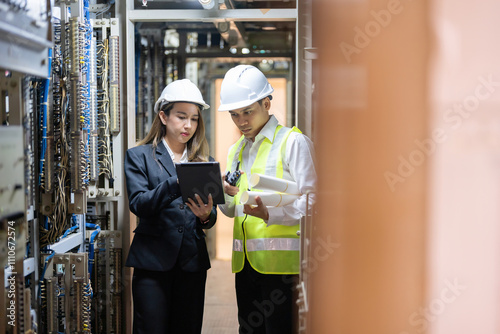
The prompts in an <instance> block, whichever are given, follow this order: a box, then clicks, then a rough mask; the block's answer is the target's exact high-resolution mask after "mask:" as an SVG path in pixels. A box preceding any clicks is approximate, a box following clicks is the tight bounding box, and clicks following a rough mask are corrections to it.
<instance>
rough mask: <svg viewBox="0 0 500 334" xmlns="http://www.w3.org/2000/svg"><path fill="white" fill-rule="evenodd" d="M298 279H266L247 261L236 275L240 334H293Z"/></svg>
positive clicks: (288, 276) (284, 276) (296, 276)
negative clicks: (295, 291)
mask: <svg viewBox="0 0 500 334" xmlns="http://www.w3.org/2000/svg"><path fill="white" fill-rule="evenodd" d="M297 282H298V275H264V274H261V273H259V272H257V271H255V270H254V269H253V268H252V267H251V266H250V264H249V263H248V261H245V266H244V267H243V270H242V271H240V272H239V273H236V279H235V284H236V300H237V304H238V322H239V325H240V326H239V334H292V333H294V321H295V319H296V307H295V293H294V288H295V286H296V284H297Z"/></svg>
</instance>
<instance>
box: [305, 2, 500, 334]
mask: <svg viewBox="0 0 500 334" xmlns="http://www.w3.org/2000/svg"><path fill="white" fill-rule="evenodd" d="M313 7H314V10H313V18H314V20H313V25H314V27H313V44H314V45H315V46H316V47H318V55H319V58H318V60H317V61H315V63H314V65H313V66H314V81H315V83H316V87H317V90H318V92H317V94H318V96H317V98H316V99H315V101H317V102H316V105H315V106H314V108H313V109H314V110H313V114H314V118H315V122H314V125H315V132H314V133H315V138H314V139H315V144H316V148H317V155H318V172H319V176H320V182H319V189H318V194H319V196H318V205H317V211H318V214H317V215H316V217H315V218H314V222H313V243H312V250H311V251H310V253H309V254H311V256H310V257H311V259H312V260H313V261H314V262H315V263H316V264H317V266H316V267H315V268H312V269H310V271H311V273H310V277H311V280H310V285H309V286H310V287H311V288H310V291H309V300H310V310H309V313H308V315H309V318H308V333H314V334H318V333H319V334H321V333H339V334H351V333H352V334H361V333H370V334H378V333H380V334H392V333H394V334H408V333H412V334H413V333H429V334H449V333H453V334H470V333H481V334H496V333H499V331H500V317H498V314H500V284H499V282H500V223H499V222H500V210H499V209H498V208H499V205H498V203H500V191H499V189H500V153H499V152H500V113H499V112H498V111H499V110H500V89H499V87H500V66H499V64H498V62H499V59H500V47H499V45H500V44H499V43H498V41H499V40H500V20H498V15H497V13H498V12H499V11H500V3H498V1H490V0H480V1H476V2H473V3H471V2H468V1H465V0H435V1H425V0H419V1H409V0H401V1H399V0H359V1H342V0H315V1H314V3H313ZM360 31H361V32H360Z"/></svg>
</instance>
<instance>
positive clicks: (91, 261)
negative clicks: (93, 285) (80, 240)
mask: <svg viewBox="0 0 500 334" xmlns="http://www.w3.org/2000/svg"><path fill="white" fill-rule="evenodd" d="M85 227H86V228H88V229H92V228H95V231H94V232H92V234H91V235H90V241H89V274H90V276H91V277H92V270H93V267H94V239H95V237H96V236H97V235H98V234H99V232H101V227H100V226H99V225H97V224H90V223H85Z"/></svg>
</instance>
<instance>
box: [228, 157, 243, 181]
mask: <svg viewBox="0 0 500 334" xmlns="http://www.w3.org/2000/svg"><path fill="white" fill-rule="evenodd" d="M239 169H240V161H238V164H237V165H236V170H235V171H234V172H229V171H228V172H227V173H226V182H227V183H229V184H230V185H232V186H233V187H234V186H237V185H238V181H239V180H240V176H241V171H240V170H239Z"/></svg>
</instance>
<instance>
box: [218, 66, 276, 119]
mask: <svg viewBox="0 0 500 334" xmlns="http://www.w3.org/2000/svg"><path fill="white" fill-rule="evenodd" d="M273 92H274V89H273V87H272V86H271V84H270V83H269V81H267V78H266V76H265V75H264V74H263V73H262V72H261V71H260V70H259V69H258V68H257V67H255V66H252V65H238V66H236V67H233V68H232V69H230V70H229V71H227V73H226V75H225V76H224V80H223V81H222V85H221V90H220V103H221V104H220V106H219V109H218V110H219V111H228V110H235V109H240V108H244V107H248V106H249V105H251V104H253V103H255V102H257V101H259V100H262V99H263V98H265V97H267V96H269V95H271V94H272V93H273Z"/></svg>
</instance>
